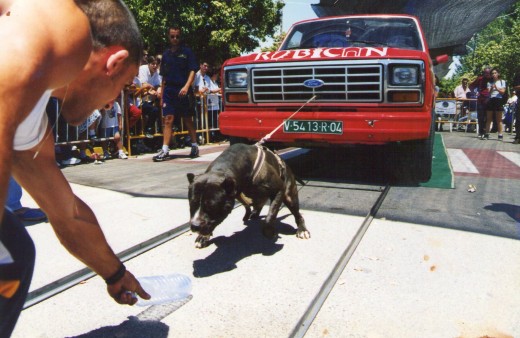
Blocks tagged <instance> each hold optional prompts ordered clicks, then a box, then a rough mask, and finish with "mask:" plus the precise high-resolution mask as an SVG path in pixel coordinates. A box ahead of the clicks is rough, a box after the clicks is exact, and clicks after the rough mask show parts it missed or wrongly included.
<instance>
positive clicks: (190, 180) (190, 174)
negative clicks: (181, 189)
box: [186, 173, 195, 184]
mask: <svg viewBox="0 0 520 338" xmlns="http://www.w3.org/2000/svg"><path fill="white" fill-rule="evenodd" d="M186 176H187V177H188V182H190V184H191V183H193V179H194V178H195V175H193V174H192V173H187V174H186Z"/></svg>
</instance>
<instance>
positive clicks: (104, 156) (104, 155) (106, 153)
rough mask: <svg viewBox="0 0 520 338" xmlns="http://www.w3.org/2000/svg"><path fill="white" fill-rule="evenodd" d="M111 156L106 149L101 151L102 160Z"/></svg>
mask: <svg viewBox="0 0 520 338" xmlns="http://www.w3.org/2000/svg"><path fill="white" fill-rule="evenodd" d="M111 157H112V156H111V155H110V153H109V152H108V151H105V152H104V153H103V159H104V160H109V159H110V158H111Z"/></svg>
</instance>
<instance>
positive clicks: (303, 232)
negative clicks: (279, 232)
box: [296, 230, 311, 239]
mask: <svg viewBox="0 0 520 338" xmlns="http://www.w3.org/2000/svg"><path fill="white" fill-rule="evenodd" d="M296 237H298V238H301V239H309V238H311V233H310V232H309V231H308V230H297V231H296Z"/></svg>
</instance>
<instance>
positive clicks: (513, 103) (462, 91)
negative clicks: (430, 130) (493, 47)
mask: <svg viewBox="0 0 520 338" xmlns="http://www.w3.org/2000/svg"><path fill="white" fill-rule="evenodd" d="M437 88H438V87H437ZM437 90H438V89H437ZM519 91H520V73H519V74H516V75H515V76H514V79H513V83H512V85H511V86H509V85H508V84H507V82H506V80H504V79H503V78H502V77H501V74H500V71H499V69H498V68H496V67H495V68H491V67H487V66H486V67H484V68H483V70H482V73H481V74H480V75H479V76H478V77H477V78H476V79H475V80H473V81H471V83H470V81H469V79H468V78H467V77H462V79H461V83H460V85H458V86H457V87H456V88H455V89H454V91H453V92H452V93H450V94H448V95H442V96H443V97H446V98H453V99H456V100H457V101H456V113H455V114H454V116H453V117H452V119H453V121H454V123H458V122H461V121H463V122H464V123H465V122H473V123H476V124H477V126H478V129H477V130H476V133H477V137H478V138H479V139H480V140H489V139H490V134H494V133H496V134H497V137H496V139H497V140H499V141H503V140H504V132H506V133H509V134H513V132H514V133H515V138H514V140H513V141H512V143H513V144H520V128H519V126H518V125H519V124H520V121H519V120H520V119H519V113H520V111H519V108H518V92H519ZM471 112H474V113H476V116H475V120H474V121H472V120H471V119H472V115H471ZM438 119H440V120H441V119H442V118H438Z"/></svg>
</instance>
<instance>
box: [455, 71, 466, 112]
mask: <svg viewBox="0 0 520 338" xmlns="http://www.w3.org/2000/svg"><path fill="white" fill-rule="evenodd" d="M468 82H469V80H468V78H466V77H464V78H462V83H461V84H460V85H458V86H457V87H455V90H454V91H453V94H454V95H455V98H456V99H457V100H466V99H467V96H466V95H467V93H469V92H470V90H469V85H468ZM468 109H469V104H468V101H457V115H456V117H457V116H458V117H462V116H464V115H465V114H466V111H467V110H468ZM459 114H460V116H459Z"/></svg>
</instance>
